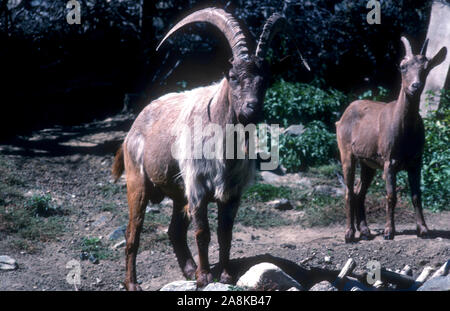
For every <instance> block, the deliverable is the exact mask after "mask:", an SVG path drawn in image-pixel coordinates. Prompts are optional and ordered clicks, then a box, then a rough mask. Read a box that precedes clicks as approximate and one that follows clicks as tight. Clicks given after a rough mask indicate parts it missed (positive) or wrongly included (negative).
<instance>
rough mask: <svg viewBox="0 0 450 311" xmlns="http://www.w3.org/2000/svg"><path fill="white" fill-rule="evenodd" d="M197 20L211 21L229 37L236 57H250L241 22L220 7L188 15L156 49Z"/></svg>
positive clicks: (229, 42) (228, 39) (210, 22)
mask: <svg viewBox="0 0 450 311" xmlns="http://www.w3.org/2000/svg"><path fill="white" fill-rule="evenodd" d="M196 22H204V23H209V24H211V25H213V26H215V27H217V28H218V29H219V30H220V31H221V32H222V33H223V34H224V36H225V38H226V39H227V41H228V44H229V45H230V47H231V51H232V53H233V58H234V59H237V58H239V59H246V58H248V48H247V42H246V39H245V36H244V33H243V32H242V29H241V28H240V26H239V23H238V22H237V20H236V19H235V18H234V17H233V16H232V15H231V14H229V13H227V12H225V11H224V10H223V9H219V8H207V9H203V10H199V11H196V12H194V13H192V14H190V15H188V16H186V17H185V18H183V19H182V20H181V21H179V22H178V23H177V24H176V25H175V26H173V27H172V29H170V31H169V32H168V33H167V35H166V36H165V37H164V38H163V39H162V40H161V42H160V43H159V44H158V47H157V48H156V50H158V49H159V48H160V47H161V45H162V44H163V43H164V42H165V41H166V40H167V38H169V37H170V36H171V35H172V34H173V33H174V32H176V31H177V30H179V29H180V28H182V27H184V26H186V25H188V24H192V23H196Z"/></svg>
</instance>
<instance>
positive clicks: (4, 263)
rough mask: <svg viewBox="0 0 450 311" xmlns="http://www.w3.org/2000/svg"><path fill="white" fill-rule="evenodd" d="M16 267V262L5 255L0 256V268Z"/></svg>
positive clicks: (10, 268) (13, 268)
mask: <svg viewBox="0 0 450 311" xmlns="http://www.w3.org/2000/svg"><path fill="white" fill-rule="evenodd" d="M15 269H17V262H16V261H15V260H14V259H13V258H11V257H9V256H6V255H3V256H0V270H5V271H7V270H15Z"/></svg>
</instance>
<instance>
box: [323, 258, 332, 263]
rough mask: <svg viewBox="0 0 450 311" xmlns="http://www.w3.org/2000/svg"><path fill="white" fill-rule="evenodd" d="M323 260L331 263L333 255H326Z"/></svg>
mask: <svg viewBox="0 0 450 311" xmlns="http://www.w3.org/2000/svg"><path fill="white" fill-rule="evenodd" d="M323 261H325V262H326V263H331V257H330V256H325V258H324V259H323Z"/></svg>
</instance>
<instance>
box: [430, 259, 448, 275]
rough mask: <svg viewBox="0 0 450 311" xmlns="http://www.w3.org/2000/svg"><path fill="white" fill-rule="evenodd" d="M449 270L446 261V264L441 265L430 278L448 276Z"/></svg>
mask: <svg viewBox="0 0 450 311" xmlns="http://www.w3.org/2000/svg"><path fill="white" fill-rule="evenodd" d="M449 269H450V260H447V262H446V263H444V264H443V265H442V267H440V268H439V269H438V270H437V271H436V272H435V273H434V274H433V275H432V276H431V279H432V278H435V277H438V276H446V275H447V274H448V271H449Z"/></svg>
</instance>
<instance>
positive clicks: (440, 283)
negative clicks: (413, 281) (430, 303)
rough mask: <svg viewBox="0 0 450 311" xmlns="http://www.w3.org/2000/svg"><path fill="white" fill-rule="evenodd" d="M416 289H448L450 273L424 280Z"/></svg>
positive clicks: (449, 289) (449, 286) (449, 287)
mask: <svg viewBox="0 0 450 311" xmlns="http://www.w3.org/2000/svg"><path fill="white" fill-rule="evenodd" d="M417 290H418V291H450V275H447V276H437V277H435V278H432V279H430V280H428V281H426V282H425V283H424V284H423V285H422V286H420V287H419V288H418V289H417Z"/></svg>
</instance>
